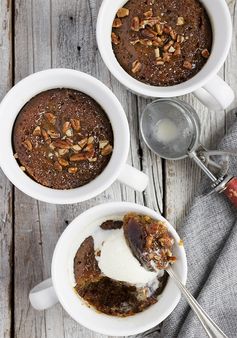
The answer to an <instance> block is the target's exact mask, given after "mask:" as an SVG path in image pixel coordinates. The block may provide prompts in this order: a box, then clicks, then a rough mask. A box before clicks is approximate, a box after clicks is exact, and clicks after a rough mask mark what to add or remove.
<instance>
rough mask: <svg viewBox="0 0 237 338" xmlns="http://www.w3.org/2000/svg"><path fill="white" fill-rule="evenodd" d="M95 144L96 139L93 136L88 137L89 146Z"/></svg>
mask: <svg viewBox="0 0 237 338" xmlns="http://www.w3.org/2000/svg"><path fill="white" fill-rule="evenodd" d="M93 142H94V137H93V136H90V137H88V140H87V144H91V143H93Z"/></svg>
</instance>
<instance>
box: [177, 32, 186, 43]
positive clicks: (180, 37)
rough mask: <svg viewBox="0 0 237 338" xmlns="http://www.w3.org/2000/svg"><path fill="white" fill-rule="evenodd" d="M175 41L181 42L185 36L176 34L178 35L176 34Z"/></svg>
mask: <svg viewBox="0 0 237 338" xmlns="http://www.w3.org/2000/svg"><path fill="white" fill-rule="evenodd" d="M176 41H177V42H178V43H182V42H184V41H185V37H184V36H183V35H180V34H178V35H177V39H176Z"/></svg>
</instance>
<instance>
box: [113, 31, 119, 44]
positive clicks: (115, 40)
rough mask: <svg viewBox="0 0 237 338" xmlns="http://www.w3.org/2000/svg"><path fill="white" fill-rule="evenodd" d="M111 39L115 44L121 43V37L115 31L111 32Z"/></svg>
mask: <svg viewBox="0 0 237 338" xmlns="http://www.w3.org/2000/svg"><path fill="white" fill-rule="evenodd" d="M111 40H112V43H113V44H114V45H118V44H119V43H120V39H119V37H118V36H117V35H116V34H115V33H114V32H112V33H111Z"/></svg>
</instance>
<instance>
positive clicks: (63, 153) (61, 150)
mask: <svg viewBox="0 0 237 338" xmlns="http://www.w3.org/2000/svg"><path fill="white" fill-rule="evenodd" d="M68 152H69V150H68V149H58V154H59V155H60V156H64V155H66V154H67V153H68Z"/></svg>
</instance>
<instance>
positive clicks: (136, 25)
mask: <svg viewBox="0 0 237 338" xmlns="http://www.w3.org/2000/svg"><path fill="white" fill-rule="evenodd" d="M139 29H140V20H139V17H138V16H134V18H132V24H131V30H132V31H135V32H138V31H139Z"/></svg>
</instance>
